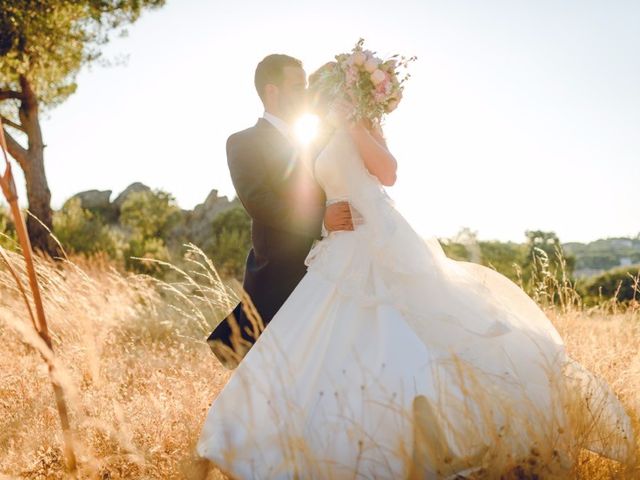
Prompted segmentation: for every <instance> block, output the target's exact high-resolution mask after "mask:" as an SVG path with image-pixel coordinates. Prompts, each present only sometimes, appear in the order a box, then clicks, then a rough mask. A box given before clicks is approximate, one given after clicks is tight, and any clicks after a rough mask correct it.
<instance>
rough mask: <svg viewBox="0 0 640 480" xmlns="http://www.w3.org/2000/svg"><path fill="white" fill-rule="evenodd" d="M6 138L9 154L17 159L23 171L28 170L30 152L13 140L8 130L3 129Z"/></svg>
mask: <svg viewBox="0 0 640 480" xmlns="http://www.w3.org/2000/svg"><path fill="white" fill-rule="evenodd" d="M3 131H4V138H5V140H6V141H7V150H9V154H10V155H11V156H12V157H13V158H15V159H16V161H17V162H18V164H19V165H20V168H22V171H23V172H24V171H26V170H27V168H28V165H27V164H28V162H29V152H28V151H27V149H26V148H24V147H23V146H22V145H20V144H19V143H18V141H17V140H16V139H15V138H13V137H12V136H11V135H10V134H9V132H7V129H6V128H3Z"/></svg>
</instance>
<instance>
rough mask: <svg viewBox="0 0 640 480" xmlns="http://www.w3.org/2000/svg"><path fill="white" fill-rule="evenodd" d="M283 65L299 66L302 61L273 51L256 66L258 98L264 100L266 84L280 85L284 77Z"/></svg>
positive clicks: (255, 80)
mask: <svg viewBox="0 0 640 480" xmlns="http://www.w3.org/2000/svg"><path fill="white" fill-rule="evenodd" d="M285 67H300V68H302V62H301V61H300V60H298V59H297V58H293V57H290V56H289V55H283V54H281V53H274V54H272V55H267V56H266V57H264V58H263V59H262V61H261V62H260V63H259V64H258V66H257V67H256V75H255V79H254V82H255V85H256V90H257V91H258V95H259V96H260V99H262V100H264V98H263V95H264V87H265V85H267V84H273V85H281V84H282V80H283V78H284V68H285Z"/></svg>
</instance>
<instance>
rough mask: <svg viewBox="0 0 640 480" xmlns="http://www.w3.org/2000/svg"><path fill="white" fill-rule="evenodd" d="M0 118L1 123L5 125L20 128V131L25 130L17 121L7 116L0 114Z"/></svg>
mask: <svg viewBox="0 0 640 480" xmlns="http://www.w3.org/2000/svg"><path fill="white" fill-rule="evenodd" d="M0 119H1V120H2V123H4V124H5V125H9V126H10V127H13V128H15V129H16V130H20V131H21V132H25V133H26V132H27V130H26V129H25V128H24V127H23V126H22V125H20V124H19V123H16V122H14V121H12V120H9V119H8V118H7V117H5V116H3V115H0Z"/></svg>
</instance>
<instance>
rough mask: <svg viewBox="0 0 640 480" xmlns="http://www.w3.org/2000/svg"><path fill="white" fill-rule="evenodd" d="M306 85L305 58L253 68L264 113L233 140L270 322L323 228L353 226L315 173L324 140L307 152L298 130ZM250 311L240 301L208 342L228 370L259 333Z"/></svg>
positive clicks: (258, 304) (263, 312)
mask: <svg viewBox="0 0 640 480" xmlns="http://www.w3.org/2000/svg"><path fill="white" fill-rule="evenodd" d="M306 84H307V80H306V73H305V71H304V69H303V67H302V62H301V61H300V60H297V59H295V58H293V57H290V56H288V55H281V54H274V55H268V56H267V57H265V58H264V59H263V60H262V61H261V62H260V63H259V64H258V66H257V68H256V71H255V87H256V90H257V92H258V95H259V96H260V100H261V101H262V104H263V105H264V115H263V117H262V118H260V119H259V120H258V122H257V123H256V124H255V125H254V126H253V127H250V128H247V129H246V130H242V131H240V132H237V133H234V134H233V135H231V136H230V137H229V138H228V140H227V163H228V165H229V171H230V172H231V179H232V181H233V185H234V187H235V189H236V193H237V194H238V198H239V199H240V201H241V202H242V204H243V206H244V208H245V209H246V210H247V212H248V213H249V216H250V217H251V220H252V223H251V242H252V248H251V250H250V251H249V255H248V257H247V263H246V268H245V274H244V281H243V287H244V290H245V291H246V293H247V294H248V296H249V298H250V300H251V303H253V305H255V309H256V310H257V313H258V315H259V317H260V318H261V320H262V323H263V324H264V326H265V327H266V326H267V324H268V323H269V321H270V320H271V319H272V318H273V316H274V315H275V313H276V312H277V311H278V309H279V308H280V307H281V306H282V304H283V303H284V302H285V300H286V299H287V297H288V296H289V295H290V294H291V292H292V291H293V290H294V288H295V287H296V285H297V284H298V283H299V282H300V280H301V279H302V277H303V276H304V274H305V272H306V266H305V264H304V260H305V258H306V256H307V254H308V253H309V250H310V249H311V246H312V244H313V242H314V240H316V239H319V238H320V236H321V232H322V228H323V225H324V227H325V228H326V230H327V231H335V230H353V225H352V222H351V215H350V211H349V205H348V203H346V202H341V203H335V204H332V205H330V206H328V207H327V208H326V209H325V195H324V192H323V191H322V189H321V188H320V186H319V185H318V184H317V182H316V181H315V179H314V177H313V173H312V168H313V167H312V166H313V160H314V158H315V156H316V155H317V153H318V152H319V148H320V145H312V146H311V148H310V149H309V150H307V151H303V150H302V149H301V148H300V147H299V146H298V145H297V142H296V140H295V137H294V135H293V132H292V124H293V123H294V122H295V120H296V119H297V118H298V117H299V116H300V114H301V113H302V112H303V111H304V107H305V100H306V98H305V97H306ZM247 309H250V304H248V303H245V302H244V301H243V302H241V303H240V304H238V306H236V308H235V309H234V310H233V312H232V313H231V314H230V315H229V316H228V317H227V318H225V319H224V320H223V321H222V322H221V323H220V324H219V325H218V326H217V327H216V328H215V330H214V331H213V332H212V333H211V335H210V336H209V338H208V339H207V342H208V343H209V345H210V347H211V349H212V351H213V352H214V354H215V355H216V356H217V357H218V359H219V360H220V361H221V362H222V364H223V365H224V366H226V367H227V368H233V367H235V366H236V365H237V363H238V362H239V361H240V360H241V359H242V357H243V356H244V355H245V354H246V352H247V351H248V349H249V348H251V346H252V345H253V343H254V342H255V340H256V339H257V335H259V333H257V332H256V330H255V328H254V327H253V326H252V323H255V320H256V319H255V315H251V314H249V315H247V312H246V310H247ZM249 311H250V310H249ZM252 320H253V322H252ZM300 321H304V319H303V318H301V319H300Z"/></svg>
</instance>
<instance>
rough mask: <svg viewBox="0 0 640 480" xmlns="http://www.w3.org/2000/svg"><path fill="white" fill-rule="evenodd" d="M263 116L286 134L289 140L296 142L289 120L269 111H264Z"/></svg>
mask: <svg viewBox="0 0 640 480" xmlns="http://www.w3.org/2000/svg"><path fill="white" fill-rule="evenodd" d="M262 118H264V119H265V120H266V121H268V122H269V123H270V124H271V125H273V126H274V127H276V128H277V129H278V131H279V132H280V133H281V134H282V135H284V136H285V137H286V138H287V140H289V141H290V142H291V143H292V144H295V140H294V136H293V132H292V131H291V126H290V125H289V124H288V123H287V122H285V121H284V120H282V119H281V118H280V117H276V116H275V115H273V114H272V113H269V112H267V111H265V112H264V114H263V115H262Z"/></svg>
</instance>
